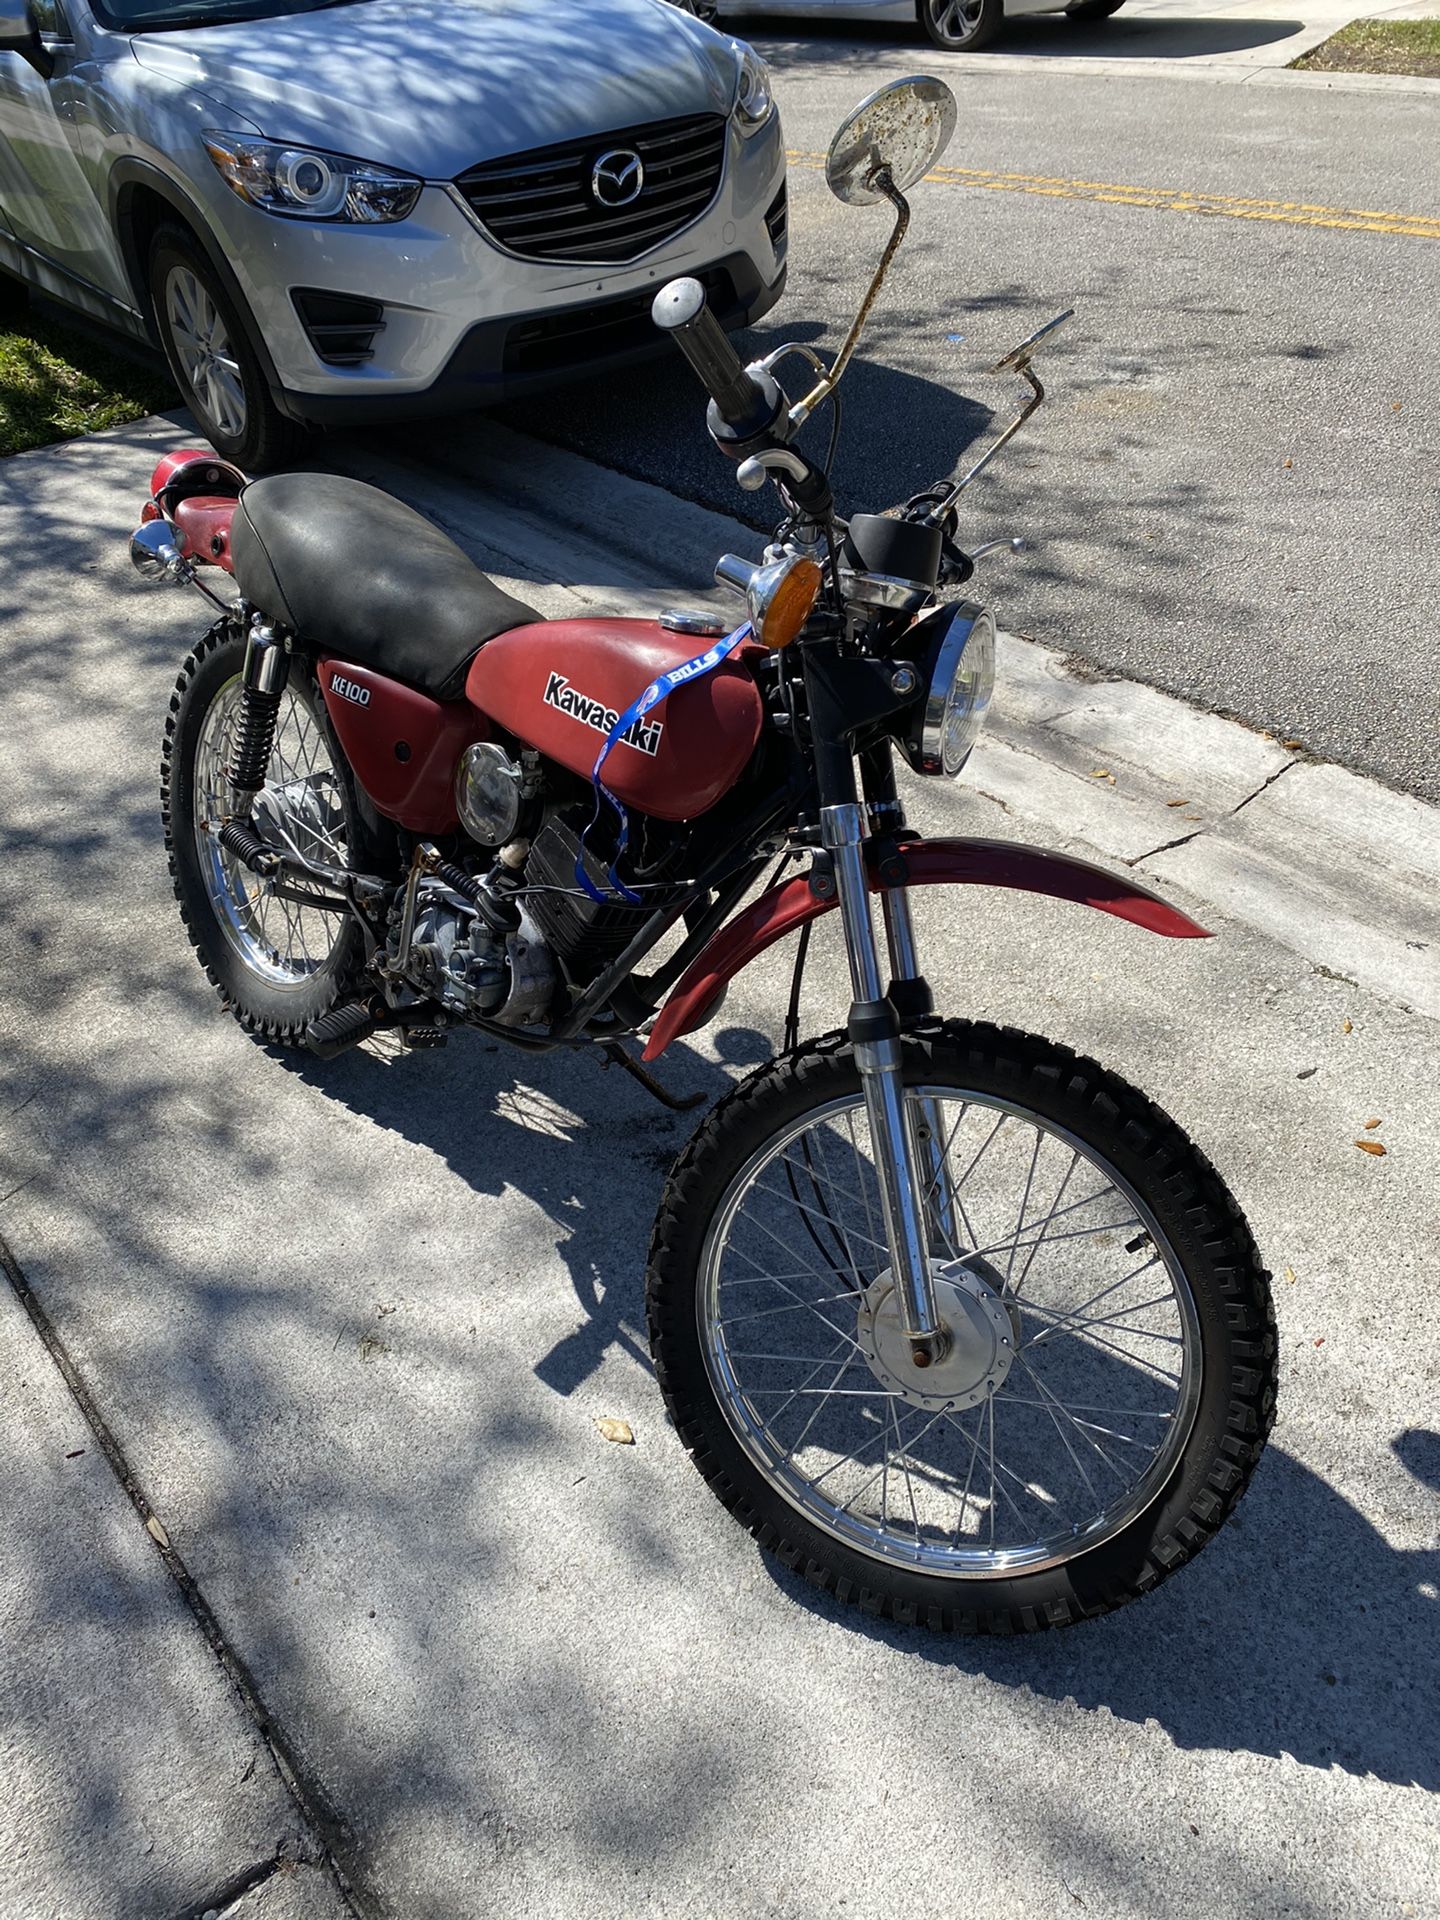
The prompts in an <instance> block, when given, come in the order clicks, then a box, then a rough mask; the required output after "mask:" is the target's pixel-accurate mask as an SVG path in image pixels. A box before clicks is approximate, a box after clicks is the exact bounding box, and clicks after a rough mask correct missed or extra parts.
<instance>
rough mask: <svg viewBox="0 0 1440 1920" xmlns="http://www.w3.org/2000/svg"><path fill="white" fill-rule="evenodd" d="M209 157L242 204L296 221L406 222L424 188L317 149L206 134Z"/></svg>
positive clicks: (385, 169)
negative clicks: (287, 216)
mask: <svg viewBox="0 0 1440 1920" xmlns="http://www.w3.org/2000/svg"><path fill="white" fill-rule="evenodd" d="M205 151H206V152H207V153H208V154H209V156H210V158H211V159H212V160H213V161H214V162H215V165H216V167H217V168H218V169H219V172H220V176H221V178H222V179H223V180H224V181H225V183H226V185H227V186H230V187H233V188H234V190H235V192H236V193H238V194H239V196H240V198H241V199H242V200H248V201H249V202H250V204H251V206H253V207H263V208H264V209H265V211H266V212H267V213H281V214H288V215H289V216H290V218H291V219H293V220H350V221H355V222H358V223H360V224H363V225H375V224H377V223H379V222H382V221H388V220H403V219H405V217H406V215H407V214H409V213H410V212H411V211H412V209H413V208H414V205H415V202H416V201H417V200H418V199H419V198H420V189H421V187H422V186H423V185H424V182H423V181H421V180H417V179H416V178H415V177H414V175H413V174H408V173H395V172H393V171H392V170H391V169H390V168H389V167H374V166H371V165H370V164H369V163H368V161H365V160H347V159H346V158H345V156H344V155H343V154H339V153H320V152H318V151H317V150H316V149H315V148H313V147H286V146H282V145H281V144H280V143H279V142H278V141H276V140H249V139H246V138H245V137H244V136H243V135H242V134H231V133H207V134H206V136H205Z"/></svg>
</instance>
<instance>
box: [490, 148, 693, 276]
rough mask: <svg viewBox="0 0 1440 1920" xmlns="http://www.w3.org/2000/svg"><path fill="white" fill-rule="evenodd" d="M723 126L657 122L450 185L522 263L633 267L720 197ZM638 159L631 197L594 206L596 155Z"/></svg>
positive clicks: (522, 158) (543, 151)
mask: <svg viewBox="0 0 1440 1920" xmlns="http://www.w3.org/2000/svg"><path fill="white" fill-rule="evenodd" d="M725 132H726V122H725V120H724V119H723V117H722V116H721V115H719V114H715V113H701V114H693V115H691V116H690V117H689V118H687V119H684V120H660V121H657V122H655V123H654V124H653V125H651V126H648V127H631V128H629V129H627V130H625V131H623V132H620V133H607V134H605V135H603V136H601V137H600V138H598V139H590V140H575V141H568V142H567V143H566V144H565V145H564V146H558V147H543V148H539V149H537V150H536V151H535V152H533V153H519V154H512V155H507V157H506V158H505V159H503V160H487V161H486V162H485V164H484V165H483V166H479V167H472V168H471V169H470V171H469V172H468V173H463V174H461V176H460V178H459V180H457V182H456V185H457V186H458V187H459V189H460V191H461V193H462V194H463V195H464V196H465V199H466V201H467V202H468V203H469V205H470V207H471V208H472V209H473V211H474V213H475V216H476V218H477V219H478V220H479V221H480V224H481V225H482V226H483V227H484V228H485V231H486V232H487V233H488V234H489V235H490V236H491V238H492V239H494V240H496V241H497V242H498V243H499V244H500V245H501V246H502V247H504V248H506V249H507V251H509V252H510V253H518V254H520V255H521V256H522V258H524V259H527V260H583V261H595V262H597V263H608V262H624V261H629V260H638V259H639V258H640V256H641V254H643V253H648V252H649V251H650V249H651V248H652V247H658V246H660V245H661V244H662V242H664V241H666V240H669V239H671V238H672V237H673V236H674V235H675V234H677V233H679V232H680V231H681V230H682V228H685V227H688V226H689V225H690V223H691V221H693V220H696V219H698V218H699V217H700V215H701V214H702V213H703V212H704V211H705V209H706V208H707V207H708V206H709V205H710V203H711V201H712V200H713V199H714V198H715V195H716V194H717V193H718V192H719V190H720V176H721V174H722V172H723V171H724V167H725ZM615 151H620V152H629V153H637V154H639V156H640V160H641V163H642V164H643V166H644V168H645V182H644V185H643V186H642V187H641V189H640V192H639V195H638V196H637V197H636V198H635V199H634V200H632V201H631V202H630V204H629V205H628V206H624V207H614V208H611V207H606V206H602V205H600V204H599V203H598V202H597V201H596V199H595V196H594V194H593V192H592V191H591V184H590V183H591V173H592V170H593V168H594V166H595V162H596V161H597V160H598V159H600V157H601V155H602V154H606V153H611V152H615Z"/></svg>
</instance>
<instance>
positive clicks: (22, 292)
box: [0, 273, 30, 319]
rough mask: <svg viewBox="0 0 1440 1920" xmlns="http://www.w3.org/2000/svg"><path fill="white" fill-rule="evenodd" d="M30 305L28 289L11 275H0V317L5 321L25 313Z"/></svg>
mask: <svg viewBox="0 0 1440 1920" xmlns="http://www.w3.org/2000/svg"><path fill="white" fill-rule="evenodd" d="M29 305H30V289H29V288H28V287H27V286H26V284H25V282H24V281H23V280H17V279H16V278H15V276H14V275H13V274H9V273H0V315H3V316H4V317H5V318H6V319H10V318H11V317H12V316H13V317H16V318H18V316H19V315H20V314H22V313H24V312H25V310H26V309H27V308H28V306H29Z"/></svg>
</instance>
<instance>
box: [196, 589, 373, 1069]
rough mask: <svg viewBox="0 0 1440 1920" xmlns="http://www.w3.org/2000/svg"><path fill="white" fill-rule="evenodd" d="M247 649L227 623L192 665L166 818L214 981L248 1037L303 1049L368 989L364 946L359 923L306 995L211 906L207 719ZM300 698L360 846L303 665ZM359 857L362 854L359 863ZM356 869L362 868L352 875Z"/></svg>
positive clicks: (297, 682)
mask: <svg viewBox="0 0 1440 1920" xmlns="http://www.w3.org/2000/svg"><path fill="white" fill-rule="evenodd" d="M244 662H245V639H244V636H243V634H240V633H238V632H237V631H236V630H235V629H234V628H233V627H232V625H231V623H230V622H229V621H228V620H221V621H218V622H217V623H216V625H215V626H213V627H212V628H211V629H210V631H209V632H208V633H207V634H206V635H205V638H204V639H203V640H202V641H201V642H200V644H199V645H198V646H197V647H196V648H195V650H194V652H193V653H191V654H190V655H189V657H188V658H187V659H186V661H185V664H184V666H183V667H182V668H181V669H180V677H179V679H178V680H177V681H176V682H175V690H174V692H173V693H172V694H171V696H170V710H169V713H168V715H167V716H166V721H165V742H164V747H163V749H162V753H161V761H160V814H161V820H162V822H163V824H164V829H165V851H166V853H167V855H168V857H169V865H170V877H171V881H172V883H173V885H174V888H175V898H176V900H177V901H178V902H179V906H180V918H181V920H182V921H183V923H184V926H185V931H186V933H187V934H188V935H189V938H190V944H191V945H192V946H193V947H194V949H195V952H196V955H197V957H198V958H199V961H200V964H201V966H202V967H203V968H204V970H205V976H206V978H207V979H208V980H209V981H210V984H211V985H212V986H213V987H214V988H215V989H216V991H217V992H218V993H219V995H220V999H221V1001H222V1003H223V1004H224V1005H225V1006H226V1007H227V1008H228V1009H229V1011H230V1012H231V1013H232V1014H234V1016H235V1018H236V1019H237V1020H238V1021H239V1022H240V1025H241V1026H242V1027H244V1029H245V1030H246V1032H247V1033H253V1034H256V1035H258V1036H259V1037H260V1038H261V1039H264V1040H269V1041H272V1042H274V1043H275V1044H276V1045H279V1046H284V1047H301V1046H303V1044H304V1037H305V1029H306V1027H307V1026H308V1025H309V1023H310V1022H311V1021H312V1020H316V1019H318V1018H319V1017H320V1015H321V1014H323V1013H328V1012H329V1011H330V1009H331V1008H332V1007H333V1006H335V1005H336V1004H337V1003H338V1002H340V1001H341V1000H344V999H348V998H349V997H350V996H351V995H352V994H353V993H354V992H355V991H356V989H357V987H359V986H360V984H361V979H362V965H363V961H364V940H363V936H362V935H361V932H360V929H359V927H358V926H356V924H355V922H354V920H353V919H349V920H347V921H346V923H345V926H344V930H343V932H342V934H341V937H340V939H339V941H338V942H337V944H336V946H335V949H334V951H333V953H332V954H331V955H330V956H329V958H328V959H327V961H326V962H325V963H324V964H323V965H322V966H321V967H320V968H319V969H318V970H317V971H316V972H315V973H314V974H313V976H312V977H311V978H310V979H309V980H307V981H306V982H305V983H304V984H303V985H299V986H295V987H283V988H281V987H275V986H272V985H270V984H269V983H268V982H266V981H264V980H262V979H260V978H259V977H258V976H257V975H256V974H255V973H254V972H253V971H252V970H251V969H250V968H249V967H247V966H246V964H245V962H244V960H243V958H242V956H241V955H240V953H239V952H237V950H236V948H235V947H234V946H233V945H232V944H231V942H230V940H229V939H228V938H227V937H226V935H225V933H224V931H223V929H222V928H221V926H220V924H219V921H218V920H217V918H216V914H215V909H214V907H213V905H212V903H211V900H210V896H209V893H208V891H207V888H206V885H205V880H204V876H203V872H202V868H201V852H200V848H199V845H198V841H197V835H196V830H195V807H194V796H195V765H196V755H197V751H198V748H199V743H200V739H201V734H202V730H203V728H204V724H205V719H206V716H207V714H208V713H209V710H210V708H211V706H212V704H213V703H214V701H215V700H216V699H217V698H218V697H219V696H220V694H221V693H222V692H223V690H224V689H225V687H226V686H227V685H228V684H229V683H230V682H231V681H233V680H234V679H236V678H237V676H238V675H239V674H240V672H241V669H242V668H243V666H244ZM290 690H291V691H293V692H294V694H295V695H296V698H297V699H298V700H300V701H301V702H303V704H304V705H305V706H306V708H307V709H308V711H309V712H310V714H311V716H312V717H313V718H314V720H315V721H316V723H317V724H318V726H319V728H320V730H321V732H322V734H323V735H324V737H325V739H326V741H327V743H328V750H329V755H330V760H331V764H332V766H333V767H334V769H335V771H336V773H337V775H338V776H339V779H340V781H341V783H342V784H343V786H344V788H345V793H346V800H347V806H348V813H349V821H350V830H351V834H352V836H355V835H358V834H359V832H360V821H359V813H358V809H357V806H356V801H355V791H354V785H353V782H352V781H351V779H350V776H349V769H348V766H347V764H346V761H345V758H344V755H343V754H342V752H341V751H340V748H339V744H338V742H337V741H336V740H335V738H334V735H333V733H332V732H331V730H330V725H329V721H328V718H327V717H326V714H325V708H324V702H323V701H322V700H321V698H320V695H319V693H318V691H317V689H316V685H315V682H314V679H313V677H312V676H311V675H310V673H309V670H308V666H307V664H306V663H305V662H304V661H303V660H302V659H300V658H296V659H295V661H294V662H293V664H292V667H291V674H290ZM355 851H356V849H355V848H353V847H352V853H353V852H355ZM353 864H355V863H354V861H353V859H352V865H353Z"/></svg>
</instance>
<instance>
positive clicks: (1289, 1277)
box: [1285, 1267, 1295, 1287]
mask: <svg viewBox="0 0 1440 1920" xmlns="http://www.w3.org/2000/svg"><path fill="white" fill-rule="evenodd" d="M1285 1284H1286V1286H1287V1287H1293V1286H1294V1284H1295V1269H1294V1268H1293V1267H1286V1269H1285Z"/></svg>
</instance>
